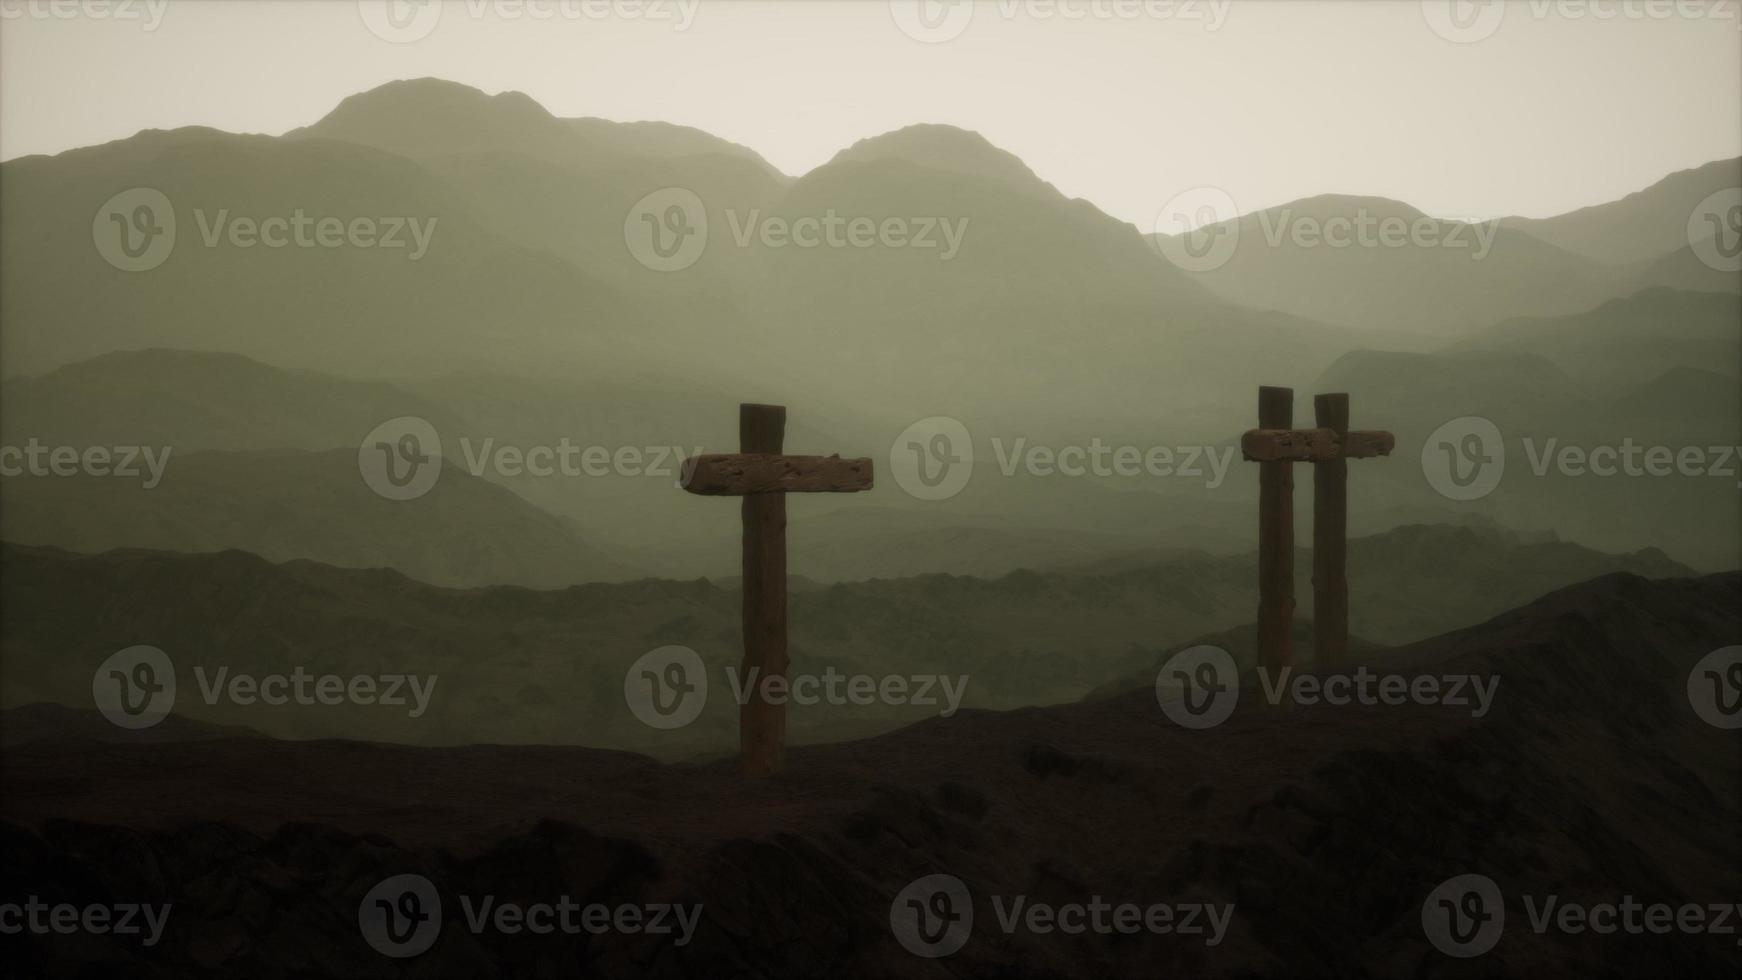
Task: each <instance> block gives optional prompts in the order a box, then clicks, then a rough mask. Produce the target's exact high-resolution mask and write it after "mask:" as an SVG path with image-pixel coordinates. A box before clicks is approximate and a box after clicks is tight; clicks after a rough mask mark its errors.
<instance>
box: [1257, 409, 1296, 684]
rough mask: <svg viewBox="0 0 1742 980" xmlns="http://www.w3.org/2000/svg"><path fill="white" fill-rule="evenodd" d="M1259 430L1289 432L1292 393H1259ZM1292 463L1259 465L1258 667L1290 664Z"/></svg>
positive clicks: (1292, 559) (1273, 668)
mask: <svg viewBox="0 0 1742 980" xmlns="http://www.w3.org/2000/svg"><path fill="white" fill-rule="evenodd" d="M1258 427H1259V428H1260V429H1291V428H1293V427H1294V389H1293V388H1270V387H1265V388H1259V389H1258ZM1293 619H1294V464H1293V463H1290V462H1288V461H1286V460H1276V461H1271V462H1263V463H1259V464H1258V663H1259V666H1261V667H1265V668H1268V669H1271V670H1277V669H1280V668H1282V667H1286V666H1288V665H1289V664H1290V663H1292V662H1293V661H1294V650H1293V637H1292V636H1291V635H1290V634H1291V631H1292V623H1293Z"/></svg>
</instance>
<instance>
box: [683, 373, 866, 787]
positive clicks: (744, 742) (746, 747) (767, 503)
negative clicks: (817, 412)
mask: <svg viewBox="0 0 1742 980" xmlns="http://www.w3.org/2000/svg"><path fill="white" fill-rule="evenodd" d="M785 442H786V407H785V406H783V405H739V406H738V450H739V451H738V452H736V453H726V454H713V455H707V456H697V457H696V458H694V459H690V460H685V461H684V466H683V488H684V489H685V490H688V491H689V492H690V493H696V494H701V495H703V496H707V497H743V498H744V505H743V513H744V667H743V672H742V673H743V678H744V683H745V684H747V685H749V687H748V691H747V693H748V694H749V699H748V700H747V701H745V702H744V704H743V705H742V706H740V707H739V709H738V756H739V760H740V762H741V764H742V766H743V771H744V774H745V775H747V776H767V775H770V774H772V773H776V772H779V771H780V770H781V769H782V768H783V767H784V766H785V765H786V702H785V699H784V698H782V699H781V700H779V701H778V702H775V703H770V702H769V701H768V700H766V698H765V697H764V695H765V693H766V691H767V688H766V687H765V685H766V684H768V683H769V682H770V681H771V680H773V682H774V684H775V685H776V687H777V688H779V687H782V686H784V684H785V683H786V661H787V658H786V495H787V494H789V493H853V492H856V491H860V490H869V489H871V461H870V460H869V459H842V458H841V457H839V456H786V455H782V453H781V450H782V447H783V446H784V444H785ZM776 678H778V680H774V679H776Z"/></svg>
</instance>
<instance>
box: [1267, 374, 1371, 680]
mask: <svg viewBox="0 0 1742 980" xmlns="http://www.w3.org/2000/svg"><path fill="white" fill-rule="evenodd" d="M1313 415H1314V421H1315V422H1317V423H1318V428H1315V429H1294V428H1291V426H1292V425H1293V424H1294V389H1292V388H1268V387H1266V388H1259V389H1258V428H1256V429H1252V430H1250V431H1248V432H1247V433H1246V434H1245V435H1243V436H1241V437H1240V453H1241V455H1242V456H1244V457H1245V458H1246V459H1247V460H1249V461H1253V462H1256V463H1258V663H1259V665H1260V666H1263V667H1267V668H1269V669H1271V670H1276V669H1279V668H1281V667H1284V666H1287V665H1288V664H1290V663H1292V662H1293V660H1294V651H1293V644H1294V640H1293V619H1294V464H1295V463H1297V462H1301V463H1312V464H1313V647H1314V655H1315V662H1316V663H1317V664H1319V665H1320V666H1336V665H1339V664H1341V663H1343V661H1344V660H1345V659H1347V657H1348V652H1349V579H1348V573H1347V569H1346V567H1345V565H1346V556H1347V552H1348V527H1349V494H1348V488H1349V462H1348V461H1349V460H1351V459H1368V458H1371V457H1374V456H1389V455H1391V450H1392V448H1393V447H1394V446H1395V445H1396V442H1397V440H1396V438H1395V437H1393V436H1392V434H1391V433H1389V432H1350V431H1349V396H1348V395H1344V394H1336V395H1317V396H1314V398H1313Z"/></svg>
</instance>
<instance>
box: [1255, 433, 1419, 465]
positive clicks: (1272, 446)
mask: <svg viewBox="0 0 1742 980" xmlns="http://www.w3.org/2000/svg"><path fill="white" fill-rule="evenodd" d="M1396 445H1397V437H1396V436H1393V435H1392V434H1391V433H1389V432H1350V433H1348V434H1347V435H1343V434H1340V433H1338V432H1336V431H1335V430H1332V429H1250V430H1248V431H1247V432H1246V434H1245V435H1243V436H1241V437H1240V454H1241V455H1242V456H1244V457H1245V458H1246V459H1247V460H1248V461H1250V462H1255V463H1322V462H1328V461H1330V460H1333V459H1371V458H1372V457H1374V456H1389V455H1391V450H1392V449H1393V448H1395V447H1396Z"/></svg>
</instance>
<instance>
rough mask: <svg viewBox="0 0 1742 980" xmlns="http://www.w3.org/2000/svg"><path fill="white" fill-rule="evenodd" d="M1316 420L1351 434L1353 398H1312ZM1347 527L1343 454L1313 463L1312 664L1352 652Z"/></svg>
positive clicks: (1341, 434)
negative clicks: (1345, 565) (1346, 563)
mask: <svg viewBox="0 0 1742 980" xmlns="http://www.w3.org/2000/svg"><path fill="white" fill-rule="evenodd" d="M1313 422H1314V423H1315V424H1316V425H1317V426H1318V427H1319V428H1321V429H1329V430H1330V431H1332V432H1334V433H1336V437H1337V441H1338V443H1339V444H1341V443H1343V442H1344V441H1346V440H1347V438H1348V435H1349V396H1348V395H1346V394H1334V395H1316V396H1314V397H1313ZM1348 530H1349V461H1348V459H1347V458H1345V457H1343V456H1340V455H1339V456H1337V457H1335V458H1333V459H1325V460H1320V461H1318V462H1317V463H1314V464H1313V662H1314V663H1315V664H1316V665H1317V666H1320V667H1336V666H1340V665H1341V664H1342V663H1343V662H1344V661H1345V660H1346V659H1347V657H1348V653H1349V579H1348V573H1347V571H1346V569H1345V567H1344V562H1345V558H1346V552H1347V550H1348V540H1349V536H1348Z"/></svg>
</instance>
